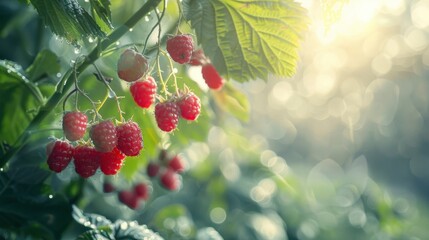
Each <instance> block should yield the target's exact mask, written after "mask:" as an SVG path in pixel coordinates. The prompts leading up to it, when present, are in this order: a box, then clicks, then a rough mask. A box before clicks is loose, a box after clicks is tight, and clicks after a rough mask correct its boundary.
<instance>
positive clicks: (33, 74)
mask: <svg viewBox="0 0 429 240" xmlns="http://www.w3.org/2000/svg"><path fill="white" fill-rule="evenodd" d="M59 62H60V60H59V58H58V56H57V55H56V54H55V53H53V52H52V51H51V50H48V49H45V50H42V51H40V52H39V53H38V54H37V56H36V59H35V60H34V62H33V63H32V64H31V65H30V66H29V67H28V68H27V69H26V70H25V71H26V72H27V76H28V78H29V79H30V81H32V82H37V81H38V80H40V79H42V78H44V77H46V76H48V75H54V74H56V73H58V72H60V68H61V66H60V63H59Z"/></svg>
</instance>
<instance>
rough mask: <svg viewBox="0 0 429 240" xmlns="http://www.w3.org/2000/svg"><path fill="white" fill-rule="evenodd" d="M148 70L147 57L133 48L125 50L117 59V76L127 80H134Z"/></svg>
mask: <svg viewBox="0 0 429 240" xmlns="http://www.w3.org/2000/svg"><path fill="white" fill-rule="evenodd" d="M148 70H149V65H148V63H147V59H146V58H145V57H144V56H143V55H141V54H140V53H138V52H136V51H134V50H133V49H127V50H125V51H124V52H123V53H122V54H121V56H120V57H119V60H118V76H119V78H120V79H122V80H124V81H127V82H134V81H136V80H138V79H139V78H141V77H142V76H144V75H145V74H146V73H147V72H148Z"/></svg>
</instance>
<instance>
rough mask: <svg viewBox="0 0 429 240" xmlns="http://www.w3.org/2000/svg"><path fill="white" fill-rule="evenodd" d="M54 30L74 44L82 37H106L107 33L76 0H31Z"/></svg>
mask: <svg viewBox="0 0 429 240" xmlns="http://www.w3.org/2000/svg"><path fill="white" fill-rule="evenodd" d="M31 3H32V4H33V6H34V7H35V8H36V10H37V12H38V13H39V15H40V16H41V17H42V19H43V20H44V21H45V24H46V25H48V26H49V27H50V28H51V30H52V32H54V33H55V34H57V35H58V36H60V37H63V38H65V39H66V40H67V41H69V42H71V43H73V44H76V45H77V44H79V43H80V42H81V41H82V38H88V37H104V36H105V33H104V32H103V31H102V30H101V29H100V27H99V26H98V25H97V24H96V22H95V21H94V19H92V17H91V16H90V15H89V14H88V13H87V12H86V11H85V10H84V9H83V8H82V7H81V6H80V5H79V3H78V2H77V1H76V0H31Z"/></svg>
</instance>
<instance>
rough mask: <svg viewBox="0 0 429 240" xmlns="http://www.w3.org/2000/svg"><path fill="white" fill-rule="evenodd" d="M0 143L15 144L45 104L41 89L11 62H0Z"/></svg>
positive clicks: (19, 67)
mask: <svg viewBox="0 0 429 240" xmlns="http://www.w3.org/2000/svg"><path fill="white" fill-rule="evenodd" d="M0 96H1V101H0V112H1V114H0V125H1V126H7V127H2V128H0V142H3V141H6V142H7V143H8V144H13V143H14V142H15V140H16V139H17V138H18V137H19V136H20V135H21V134H22V133H23V131H24V129H25V128H26V127H27V125H28V124H29V122H30V120H31V119H33V116H34V113H35V112H37V110H38V109H39V107H40V106H41V105H42V104H43V103H44V98H43V96H42V94H41V93H40V91H39V89H38V88H37V87H36V86H35V85H34V84H33V83H32V82H30V81H29V80H28V79H27V78H26V77H25V76H24V75H23V74H22V68H21V66H19V65H18V64H16V63H13V62H10V61H0Z"/></svg>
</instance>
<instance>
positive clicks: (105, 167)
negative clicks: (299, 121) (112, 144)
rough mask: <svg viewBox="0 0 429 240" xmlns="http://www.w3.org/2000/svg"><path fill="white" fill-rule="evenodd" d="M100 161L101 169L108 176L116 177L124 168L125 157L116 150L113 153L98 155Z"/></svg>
mask: <svg viewBox="0 0 429 240" xmlns="http://www.w3.org/2000/svg"><path fill="white" fill-rule="evenodd" d="M98 157H99V159H100V169H101V171H102V172H103V173H104V174H106V175H115V174H116V173H118V171H119V169H121V167H122V163H123V161H124V159H125V155H124V154H123V153H122V152H121V151H119V149H118V148H114V149H113V151H111V152H107V153H102V152H100V153H98Z"/></svg>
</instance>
